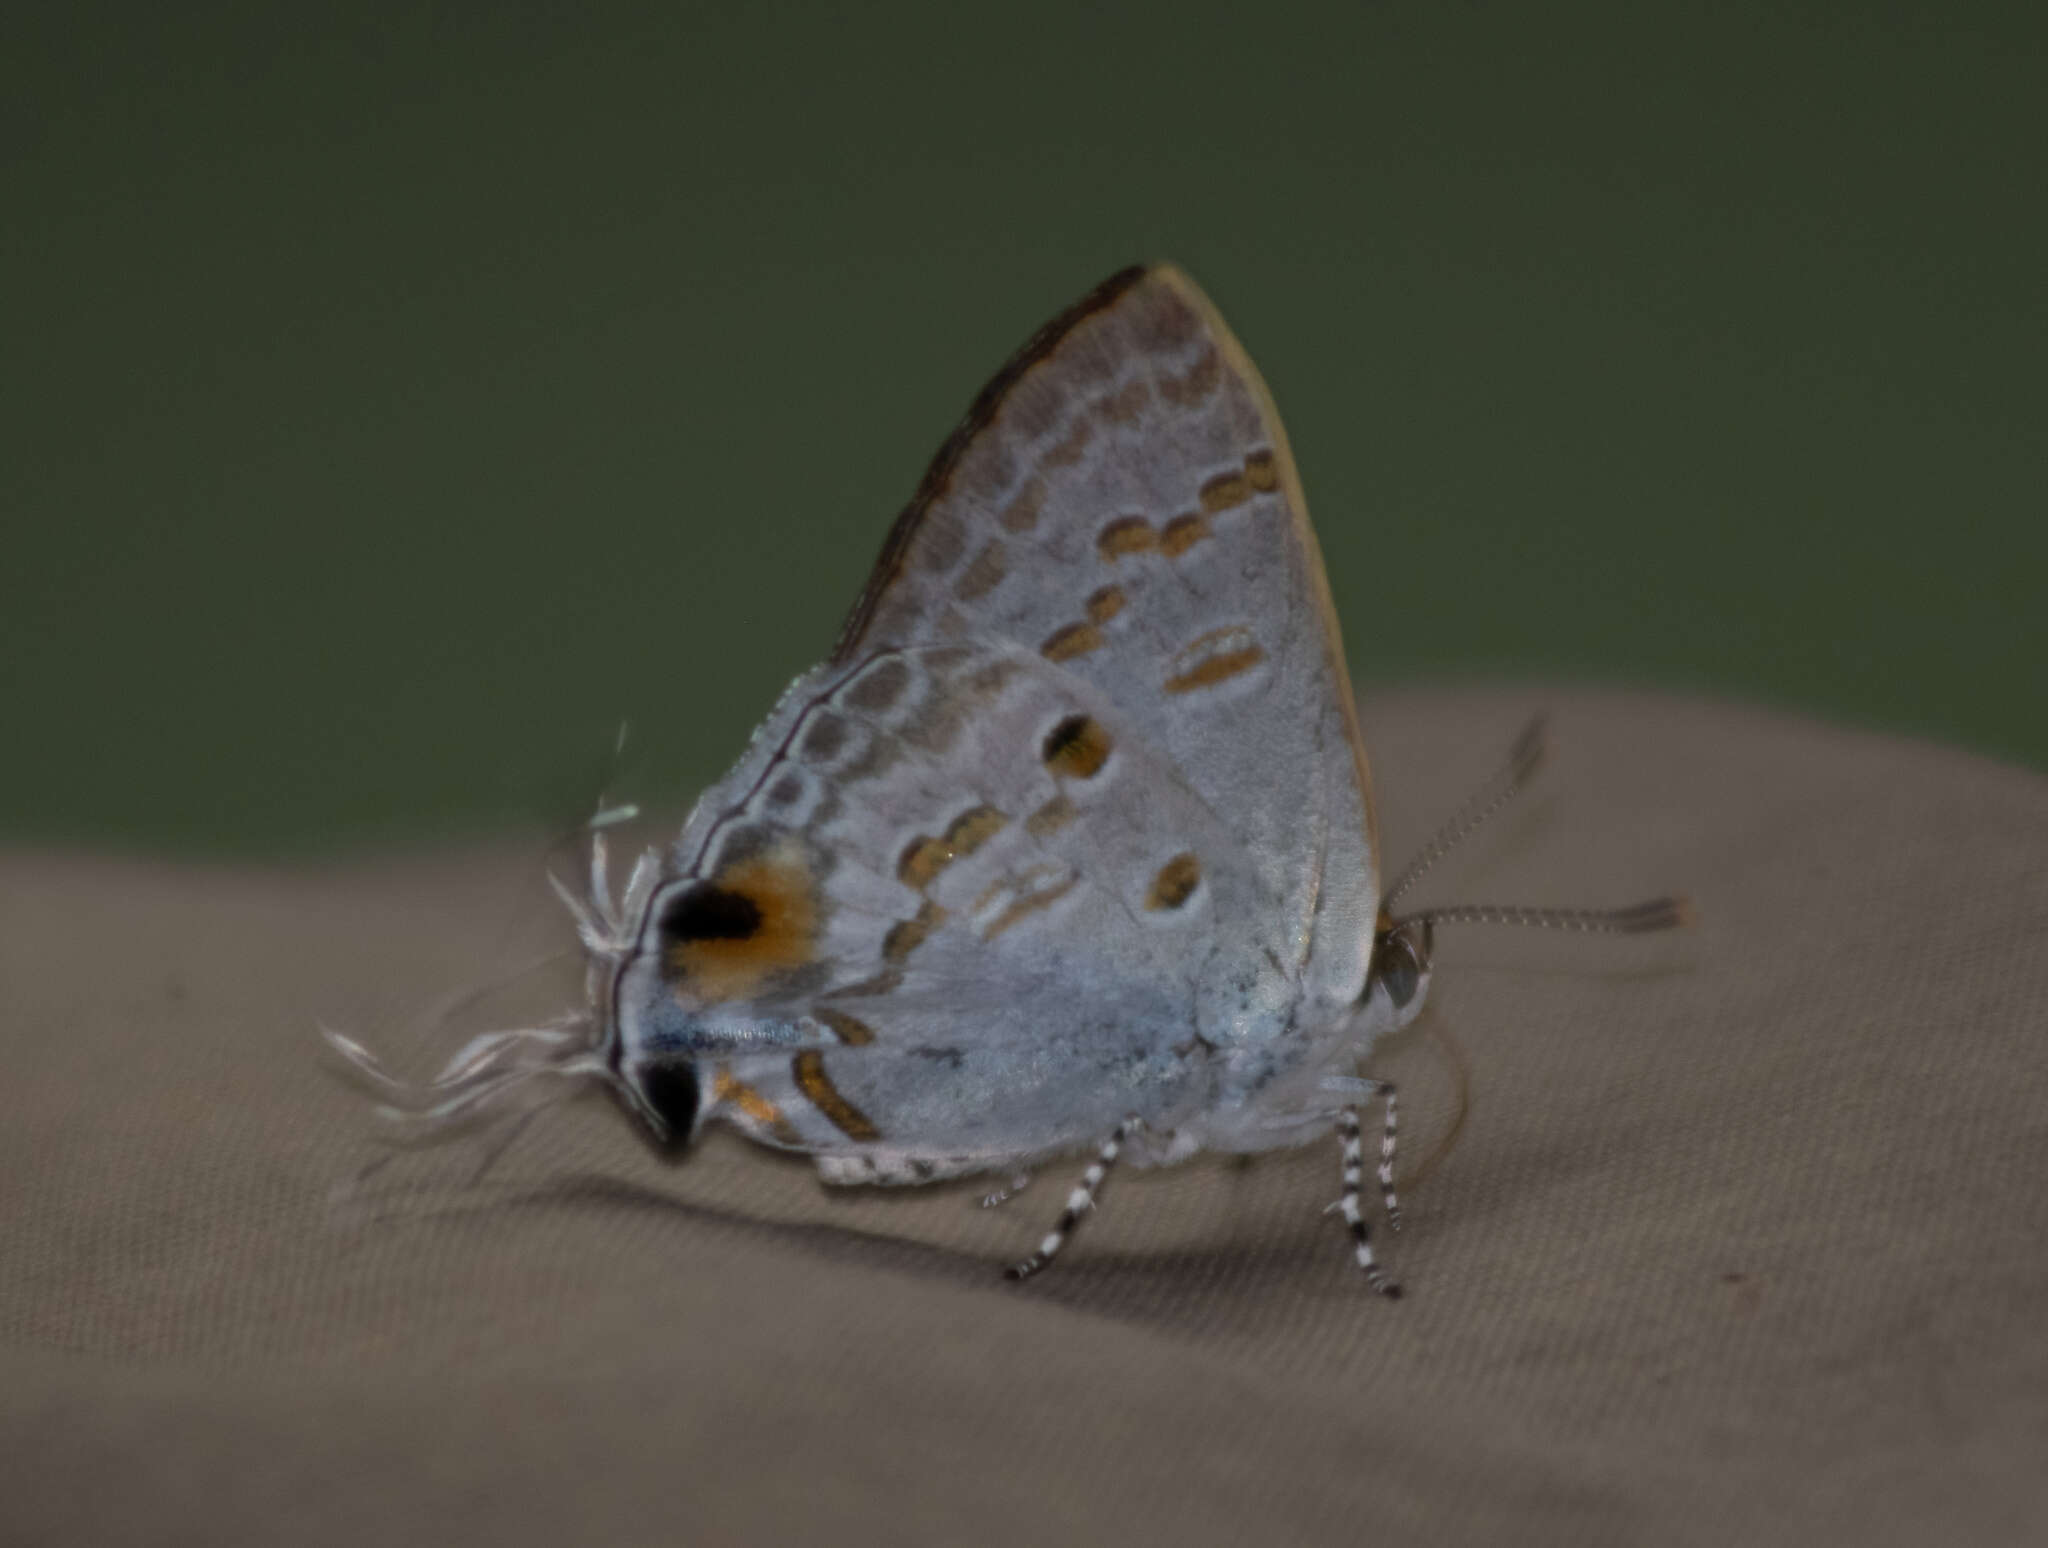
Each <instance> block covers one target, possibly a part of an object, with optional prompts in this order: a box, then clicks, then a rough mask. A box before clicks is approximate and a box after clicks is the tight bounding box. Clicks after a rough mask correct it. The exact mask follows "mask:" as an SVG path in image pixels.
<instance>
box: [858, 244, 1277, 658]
mask: <svg viewBox="0 0 2048 1548" xmlns="http://www.w3.org/2000/svg"><path fill="white" fill-rule="evenodd" d="M1158 272H1160V269H1159V268H1154V267H1148V266H1147V265H1144V264H1133V265H1131V266H1130V267H1129V268H1127V269H1119V270H1118V271H1117V272H1116V273H1114V274H1112V275H1111V276H1110V277H1109V278H1108V279H1106V280H1104V281H1103V282H1102V283H1101V284H1099V285H1097V286H1096V287H1095V288H1094V289H1093V290H1091V291H1089V292H1088V294H1087V295H1085V296H1083V297H1082V298H1081V299H1080V300H1079V301H1076V302H1075V303H1074V304H1073V305H1072V306H1070V307H1068V308H1067V309H1066V310H1065V311H1064V312H1062V313H1060V314H1059V316H1057V317H1055V318H1054V319H1053V320H1052V321H1051V322H1049V323H1047V324H1046V325H1045V326H1044V327H1042V328H1040V329H1039V330H1038V331H1037V332H1036V333H1034V334H1032V335H1031V337H1030V338H1029V339H1028V340H1027V341H1026V342H1025V344H1024V347H1023V348H1022V349H1020V350H1018V351H1017V353H1016V354H1014V355H1012V356H1011V357H1010V358H1009V360H1008V361H1007V362H1005V363H1004V365H1003V368H1002V369H1001V370H1000V371H998V372H996V374H995V375H994V376H992V377H990V378H989V380H988V384H987V385H986V386H985V387H983V388H982V389H981V391H980V392H979V393H977V394H975V398H974V402H973V403H972V404H971V405H969V407H968V410H967V413H966V415H965V416H964V417H963V418H962V419H961V421H960V423H959V424H957V425H955V426H954V427H953V433H952V434H951V435H949V436H947V437H946V442H945V444H944V445H943V446H941V447H940V448H939V450H938V454H937V455H936V456H934V457H933V458H932V460H931V463H930V465H929V466H928V467H926V469H925V470H924V477H923V478H921V479H919V480H918V484H917V493H916V494H914V495H912V496H911V499H910V503H909V504H908V505H906V506H904V508H903V512H902V514H901V515H899V516H898V517H897V518H896V521H895V524H894V525H893V526H891V527H890V528H889V535H888V537H887V538H885V539H884V540H883V542H882V552H881V554H880V556H879V557H878V558H877V559H876V560H875V565H874V568H873V569H872V570H870V571H869V572H868V579H867V584H866V585H865V586H863V587H861V592H860V599H859V600H858V601H857V602H855V603H854V604H853V611H852V612H850V613H848V614H847V615H846V622H845V624H844V625H842V626H841V628H840V630H839V640H838V643H836V644H835V645H834V646H833V647H832V655H831V657H830V658H829V664H830V665H833V666H839V665H842V664H844V663H845V662H847V661H850V660H851V659H853V657H854V656H855V655H856V654H857V653H858V652H859V650H860V648H861V636H862V635H864V634H865V633H866V632H867V627H868V624H869V622H870V620H871V619H872V618H873V617H874V612H875V608H876V606H877V605H878V604H879V603H880V601H881V599H882V596H883V594H884V593H885V592H887V591H888V589H889V587H890V586H891V585H892V584H893V583H894V582H895V579H896V577H897V574H898V573H899V572H900V571H901V570H902V568H903V558H904V555H905V554H906V553H907V552H908V551H909V549H910V545H911V542H912V540H913V539H915V538H916V536H917V529H918V528H919V527H920V526H921V525H922V524H923V522H924V518H925V513H926V512H927V511H929V510H930V509H931V508H932V506H933V505H934V504H936V503H937V502H938V501H939V500H940V499H941V498H943V497H944V495H945V494H946V491H947V490H948V489H949V488H950V487H951V486H952V482H953V470H954V468H955V467H956V466H958V464H959V461H960V459H961V458H962V457H963V456H965V455H966V452H967V448H968V447H969V446H971V445H972V444H973V443H974V438H975V437H976V436H978V435H980V434H981V432H982V431H983V430H985V429H987V428H988V426H989V424H990V422H991V421H993V420H994V419H995V417H996V414H997V411H998V410H1000V409H1001V408H1002V406H1003V400H1004V399H1005V398H1007V397H1008V396H1009V395H1010V391H1011V389H1012V388H1014V387H1015V386H1016V385H1017V383H1018V382H1020V381H1021V380H1023V378H1024V376H1025V373H1027V372H1028V371H1030V369H1031V368H1032V367H1033V366H1035V365H1037V364H1038V362H1039V361H1041V360H1043V359H1045V358H1046V356H1048V355H1050V354H1051V353H1052V352H1053V351H1054V350H1056V349H1058V348H1059V346H1060V342H1061V340H1063V339H1065V338H1066V336H1067V335H1068V334H1069V333H1072V332H1073V331H1074V329H1075V328H1077V327H1079V326H1080V325H1081V324H1082V323H1083V322H1085V321H1086V320H1087V319H1088V318H1090V317H1093V316H1094V315H1095V314H1096V313H1097V312H1101V311H1105V310H1107V309H1108V308H1109V307H1111V306H1113V305H1115V303H1116V301H1117V298H1118V297H1120V296H1121V295H1123V293H1124V292H1125V291H1127V290H1129V289H1130V288H1131V287H1132V286H1133V285H1135V284H1137V283H1138V282H1139V281H1140V280H1142V279H1144V278H1145V277H1146V275H1148V274H1154V273H1158ZM1190 288H1192V287H1190ZM1204 305H1205V307H1206V302H1205V303H1204ZM1208 311H1209V313H1210V315H1211V316H1212V317H1213V313H1214V309H1213V308H1208ZM1224 336H1225V337H1228V334H1227V332H1226V333H1225V335H1224ZM1239 353H1240V354H1242V351H1239Z"/></svg>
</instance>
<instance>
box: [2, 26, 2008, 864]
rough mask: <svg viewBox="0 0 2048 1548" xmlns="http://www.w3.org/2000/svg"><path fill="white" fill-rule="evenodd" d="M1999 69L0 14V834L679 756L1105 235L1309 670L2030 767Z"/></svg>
mask: <svg viewBox="0 0 2048 1548" xmlns="http://www.w3.org/2000/svg"><path fill="white" fill-rule="evenodd" d="M35 13H39V14H35ZM2044 65H2048V8H2044V7H2042V6H2039V5H2038V4H2011V5H1994V4H1969V3H1962V4H1950V5H1943V6H1924V5H1923V6H1917V7H1911V8H1907V7H1902V6H1890V5H1873V4H1828V3H1808V4H1801V5H1785V4H1751V3H1729V0H1717V3H1713V4H1701V3H1691V4H1684V5H1667V4H1658V3H1649V4H1645V3H1591V0H1586V3H1580V0H1571V3H1550V4H1541V5H1533V4H1530V5H1511V4H1505V3H1494V4H1480V3H1436V4H1422V3H1402V0H1384V3H1376V4H1375V3H1362V0H1347V3H1329V4H1317V5H1284V4H1279V5H1249V4H1243V3H1239V4H1233V5H1208V4H1176V5H1160V4H1153V5H1129V6H1121V7H1108V6H1093V5H1075V4H1064V3H1044V0H1039V3H1030V4H1013V5H1007V6H994V5H972V4H967V5H962V4H957V3H956V4H929V5H891V4H868V5H859V6H842V7H826V6H776V5H751V6H747V7H744V8H743V7H737V6H733V7H718V8H712V7H706V6H693V5H683V4H671V5H665V6H657V5H643V6H632V7H620V6H605V5H587V6H578V7H575V8H573V9H571V8H568V7H563V8H561V9H560V10H559V11H552V10H543V9H541V8H537V7H519V8H516V9H515V8H509V7H487V6H470V7H458V6H432V5H422V4H407V5H404V6H387V5H381V4H374V3H361V4H353V5H350V6H347V7H346V8H342V9H336V10H333V11H327V10H321V9H316V8H313V7H310V6H303V5H301V6H285V5H277V6H244V7H239V8H237V7H220V6H199V5H170V6H166V5H149V6H139V5H138V6H130V7H124V8H107V7H93V6H52V7H41V8H29V7H15V8H10V15H9V18H8V19H7V20H6V21H5V22H0V80H4V86H5V91H4V101H0V113H4V115H5V117H4V123H0V129H4V138H0V155H4V158H5V183H4V196H5V203H4V215H5V228H4V229H5V235H4V239H0V241H4V246H0V296H4V305H5V308H6V319H7V322H6V329H5V340H4V348H5V367H4V371H0V394H4V398H0V425H4V429H0V520H4V523H5V541H4V547H0V554H4V557H0V709H4V722H0V723H4V725H5V727H6V731H5V740H6V747H5V756H4V757H0V837H7V838H11V839H13V840H15V841H22V840H28V841H35V842H59V843H84V844H87V845H91V846H94V847H100V848H135V847H142V848H148V849H156V850H164V851H171V852H182V853H194V852H197V853H208V852H212V853H242V854H259V855H260V854H303V853H309V852H315V853H317V852H322V851H326V852H333V851H335V850H338V849H341V848H344V847H352V846H357V845H361V844H365V843H382V842H389V841H417V840H422V839H428V838H446V837H451V836H457V835H467V834H474V833H478V832H483V831H488V830H490V829H491V828H493V827H497V826H502V825H505V824H508V823H515V822H519V823H524V822H531V821H540V822H556V821H568V820H573V818H574V816H576V815H577V814H579V813H580V811H581V810H582V809H583V808H584V806H585V803H586V802H588V801H589V800H591V799H592V798H593V797H594V795H595V793H596V791H597V788H598V786H599V784H600V783H601V782H602V781H603V780H604V778H605V770H606V767H607V763H608V755H609V751H610V745H611V740H612V732H613V728H614V727H615V726H616V725H617V723H618V722H619V721H620V719H621V718H630V719H631V721H632V722H633V724H634V727H635V733H636V739H637V745H638V747H639V749H640V755H641V756H640V760H639V765H638V772H637V777H636V778H634V779H631V780H629V781H627V782H626V783H627V784H628V785H630V787H631V790H630V793H632V794H635V795H638V796H639V797H641V798H642V799H647V800H651V801H655V802H657V803H660V802H664V801H672V800H674V799H676V798H677V797H678V796H680V794H681V793H683V792H684V791H686V790H687V789H688V788H689V787H690V786H691V785H693V784H695V783H696V782H698V781H701V780H702V779H705V778H708V777H710V776H712V775H715V774H716V773H717V772H718V771H719V770H720V769H721V768H722V767H723V766H724V765H725V764H726V763H727V762H728V760H729V759H730V758H731V757H732V756H733V755H734V754H735V753H736V752H737V750H738V747H739V745H740V743H741V740H742V738H743V737H744V736H745V734H746V732H747V730H748V729H749V728H750V726H751V725H752V723H753V722H754V720H755V719H756V718H757V717H758V716H759V715H760V714H761V713H762V712H763V711H764V710H765V709H766V708H767V706H768V704H769V702H770V701H771V699H772V698H773V696H774V695H775V693H776V692H777V690H778V689H779V688H780V687H781V685H782V684H783V682H784V681H785V680H786V679H788V678H789V677H790V676H792V675H793V674H795V673H796V672H797V671H799V670H801V669H802V668H803V667H805V666H806V665H808V664H810V663H811V662H812V661H814V660H815V659H816V658H818V657H819V656H820V655H821V654H822V653H823V652H824V651H825V650H826V649H827V647H828V646H829V643H830V641H831V639H832V636H833V634H834V631H835V629H836V627H837V625H838V623H839V620H840V617H841V615H842V613H843V612H844V610H845V608H846V607H847V606H848V604H849V603H850V602H851V600H852V597H853V595H854V593H855V591H856V589H857V588H858V586H859V584H860V581H861V579H862V577H863V575H864V574H865V571H866V568H867V565H868V563H869V560H870V559H871V557H872V555H873V552H874V550H875V548H876V547H877V545H878V544H879V543H880V540H881V537H882V534H883V532H884V531H885V529H886V528H887V525H888V523H889V520H890V518H891V517H892V515H893V514H894V512H895V510H896V509H897V508H898V506H900V504H901V503H902V501H903V500H904V498H905V497H906V496H907V495H908V493H909V491H910V489H911V488H912V486H913V485H914V483H915V482H916V479H917V477H918V474H919V473H920V471H921V470H922V467H923V465H924V462H925V460H926V458H927V457H928V456H929V454H930V453H931V451H932V450H933V449H934V448H935V447H936V446H937V444H938V442H939V441H940V439H941V438H942V437H943V436H944V434H945V432H946V431H947V429H948V428H949V427H950V425H951V424H952V422H953V420H954V419H955V418H956V417H957V415H958V414H959V413H960V411H961V410H962V409H963V408H964V406H965V405H966V403H967V401H968V399H969V397H970V396H971V395H972V394H973V392H974V391H975V389H976V388H977V387H978V386H979V385H980V383H981V381H982V380H983V378H985V377H986V376H987V375H988V374H989V373H990V372H991V371H992V370H993V369H994V368H995V366H996V365H998V364H999V363H1000V362H1001V361H1002V359H1003V358H1004V357H1005V355H1006V354H1007V353H1008V352H1009V351H1010V350H1011V349H1012V348H1013V347H1014V346H1015V345H1016V344H1017V343H1018V342H1020V341H1021V340H1022V339H1023V338H1024V337H1025V336H1026V335H1027V334H1028V333H1029V332H1030V331H1031V330H1032V329H1033V328H1034V327H1036V326H1037V324H1038V323H1039V322H1040V321H1042V320H1043V319H1044V318H1045V317H1047V316H1049V315H1050V314H1052V313H1053V312H1054V311H1056V310H1057V309H1058V308H1060V307H1061V306H1063V305H1064V304H1065V303H1066V302H1067V301H1069V300H1070V299H1072V298H1073V297H1075V296H1076V295H1078V294H1079V293H1080V292H1082V291H1083V290H1085V289H1086V288H1088V287H1089V286H1090V285H1091V284H1093V283H1094V282H1095V281H1096V280H1097V279H1099V278H1100V277H1101V276H1102V275H1104V274H1105V273H1107V272H1108V271H1110V270H1111V269H1113V268H1116V267H1117V266H1119V265H1121V264H1123V263H1125V262H1128V261H1131V260H1133V259H1136V258H1147V257H1172V258H1174V259H1177V260H1178V261H1180V262H1181V263H1183V264H1184V265H1186V266H1187V267H1188V268H1189V269H1190V270H1191V271H1192V272H1193V273H1194V274H1195V276H1196V277H1197V278H1198V279H1199V280H1200V281H1201V282H1202V283H1203V284H1204V286H1205V287H1206V288H1207V289H1208V290H1209V291H1210V293H1211V294H1212V295H1213V296H1214V297H1215V298H1216V299H1217V301H1218V303H1219V304H1220V305H1221V306H1222V307H1223V308H1224V310H1225V311H1226V313H1227V314H1228V315H1229V316H1230V318H1231V319H1232V321H1233V323H1234V324H1235V326H1236V328H1237V330H1238V332H1239V333H1240V334H1241V336H1242V337H1243V338H1244V339H1245V340H1246V342H1247V344H1248V345H1249V347H1250V348H1251V349H1252V351H1253V353H1254V355H1255V356H1256V357H1257V359H1258V360H1259V361H1260V363H1261V365H1262V367H1263V368H1264V371H1265V373H1266V376H1267V378H1268V380H1269V381H1270V383H1271V384H1272V386H1273V389H1274V392H1275V394H1276V396H1277V397H1278V399H1279V401H1280V403H1281V405H1282V407H1283V409H1284V410H1285V412H1286V415H1287V418H1288V422H1289V426H1290V429H1291V432H1292V436H1293V440H1294V444H1295V447H1296V450H1297V452H1298V453H1299V456H1300V459H1301V462H1302V465H1303V471H1304V475H1305V478H1306V480H1307V484H1308V488H1309V492H1310V496H1311V500H1312V504H1313V506H1314V509H1315V513H1316V517H1317V522H1318V525H1319V527H1320V529H1321V532H1322V536H1323V542H1324V547H1325V549H1326V551H1327V554H1328V557H1329V561H1330V566H1331V571H1332V579H1333V583H1334V586H1335V589H1336V593H1337V599H1338V604H1339V607H1340V610H1341V612H1342V614H1343V617H1344V621H1345V627H1346V631H1347V637H1348V643H1349V645H1350V649H1351V652H1352V659H1353V664H1354V669H1355V671H1356V672H1357V673H1358V674H1359V676H1360V678H1361V680H1362V681H1364V682H1365V683H1367V684H1368V685H1369V684H1371V683H1374V682H1380V681H1393V680H1404V679H1412V678H1415V677H1440V676H1444V675H1449V674H1460V673H1472V672H1481V673H1486V674H1489V675H1521V674H1543V675H1547V676H1548V675H1565V676H1578V677H1586V678H1592V679H1599V680H1608V681H1623V682H1630V683H1638V684H1647V685H1661V686H1666V687H1670V688H1674V689H1677V690H1680V691H1704V692H1711V693H1716V694H1723V695H1734V696H1741V697H1745V698H1752V699H1759V700H1764V701H1768V702H1774V703H1777V704H1781V705H1786V706H1790V707H1793V708H1796V709H1801V710H1806V711H1811V712H1814V713H1818V714H1821V715H1825V716H1829V717H1833V718H1836V719H1840V720H1844V721H1848V722H1853V723H1862V724H1868V725H1876V726H1883V727H1890V728H1896V729H1899V730H1903V731H1907V732H1912V733H1921V734H1926V735H1930V736H1935V737H1941V738H1946V739H1950V740H1954V741H1959V742H1962V743H1965V744H1968V745H1972V746H1975V747H1978V748H1981V749H1984V750H1987V751H1989V752H1992V753H1994V754H1998V755H2002V756H2006V757H2010V758H2016V759H2019V760H2023V761H2028V762H2031V763H2033V764H2035V765H2042V764H2048V716H2044V715H2043V713H2042V703H2041V698H2042V695H2041V677H2042V668H2043V665H2044V661H2048V649H2044V639H2048V634H2044V630H2043V627H2042V624H2041V622H2040V619H2039V613H2040V600H2039V594H2040V592H2041V590H2042V582H2043V579H2044V576H2048V537H2044V532H2043V510H2042V494H2043V491H2044V489H2048V413H2044V410H2048V387H2044V382H2043V368H2044V360H2048V349H2044V344H2048V285H2044V276H2048V178H2044V173H2048V106H2044V99H2048V87H2044V81H2048V70H2044ZM1512 730H1513V728H1512V727H1507V726H1503V727H1502V734H1503V738H1504V739H1505V737H1506V736H1507V735H1508V734H1510V733H1511V732H1512Z"/></svg>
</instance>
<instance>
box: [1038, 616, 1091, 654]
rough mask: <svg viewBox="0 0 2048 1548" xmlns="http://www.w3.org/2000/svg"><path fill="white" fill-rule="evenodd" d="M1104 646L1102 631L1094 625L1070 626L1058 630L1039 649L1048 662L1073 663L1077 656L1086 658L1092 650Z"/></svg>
mask: <svg viewBox="0 0 2048 1548" xmlns="http://www.w3.org/2000/svg"><path fill="white" fill-rule="evenodd" d="M1101 646H1102V631H1101V630H1100V629H1098V628H1096V627H1095V625H1093V624H1092V623H1084V624H1068V625H1067V626H1066V627H1065V628H1064V629H1056V630H1054V631H1053V633H1052V634H1051V635H1049V636H1048V637H1047V638H1046V642H1045V643H1044V644H1043V645H1041V646H1039V647H1038V653H1039V654H1040V655H1041V656H1043V657H1045V659H1046V660H1048V661H1071V660H1073V659H1074V657H1076V656H1085V655H1087V654H1088V652H1089V651H1091V650H1099V649H1100V648H1101Z"/></svg>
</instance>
